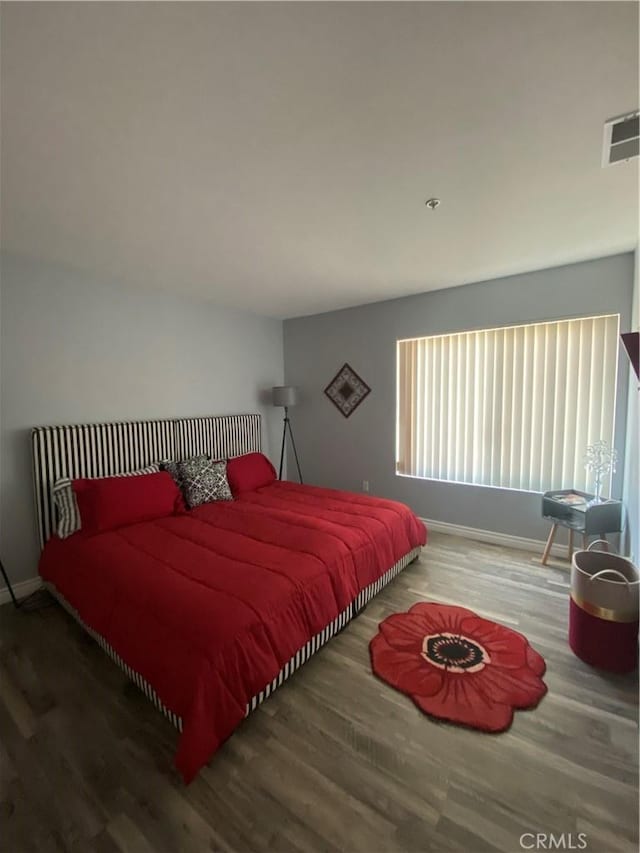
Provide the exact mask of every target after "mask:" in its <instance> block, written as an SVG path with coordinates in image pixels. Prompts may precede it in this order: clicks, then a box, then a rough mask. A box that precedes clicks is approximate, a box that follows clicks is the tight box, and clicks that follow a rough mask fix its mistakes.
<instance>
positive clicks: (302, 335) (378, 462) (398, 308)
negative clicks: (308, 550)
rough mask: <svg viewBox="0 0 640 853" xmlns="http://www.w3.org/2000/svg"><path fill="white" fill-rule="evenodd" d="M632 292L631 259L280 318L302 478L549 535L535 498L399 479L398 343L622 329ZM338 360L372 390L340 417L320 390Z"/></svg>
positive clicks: (456, 517)
mask: <svg viewBox="0 0 640 853" xmlns="http://www.w3.org/2000/svg"><path fill="white" fill-rule="evenodd" d="M632 286H633V254H632V253H628V254H623V255H616V256H613V257H609V258H603V259H599V260H595V261H590V262H586V263H580V264H572V265H569V266H564V267H558V268H554V269H548V270H541V271H538V272H533V273H528V274H526V275H519V276H512V277H509V278H502V279H496V280H492V281H485V282H480V283H476V284H469V285H466V286H464V287H458V288H451V289H448V290H438V291H432V292H429V293H425V294H422V295H419V296H409V297H406V298H404V299H397V300H393V301H389V302H379V303H375V304H371V305H365V306H362V307H358V308H351V309H346V310H343V311H335V312H331V313H327V314H318V315H314V316H311V317H301V318H295V319H291V320H286V321H285V324H284V354H285V377H286V381H287V383H290V384H293V385H298V386H299V387H300V390H301V395H302V401H301V405H300V406H297V407H296V408H295V409H294V410H292V412H291V418H292V423H293V427H294V431H295V436H296V441H297V444H298V450H299V453H300V457H301V464H302V466H303V475H304V476H305V479H306V481H307V482H310V483H317V484H321V485H327V486H333V487H337V488H344V489H351V490H354V491H360V489H361V485H362V480H369V482H370V490H371V492H372V493H373V494H377V495H383V496H386V497H389V498H395V499H398V500H401V501H405V502H406V503H408V504H409V505H410V506H412V507H413V509H414V510H415V511H416V512H417V513H418V514H419V515H420V516H422V517H424V518H432V519H437V520H439V521H443V522H449V523H453V524H460V525H464V526H467V527H475V528H480V529H484V530H491V531H497V532H502V533H508V534H512V535H514V536H523V537H527V538H534V539H542V538H544V537H546V534H547V533H548V525H547V523H545V522H543V521H542V520H541V518H540V497H539V495H537V494H535V493H529V492H516V491H510V490H504V489H495V488H487V487H483V486H467V485H461V484H457V483H443V482H437V481H433V480H418V479H410V478H406V477H397V476H396V475H395V371H396V363H395V345H396V340H398V339H400V338H406V337H414V336H420V335H429V334H438V333H445V332H454V331H461V330H467V329H478V328H487V327H492V326H501V325H509V324H515V323H526V322H534V321H543V320H551V319H560V318H568V317H576V316H579V315H589V314H598V313H611V312H620V314H621V315H622V327H623V328H629V323H630V312H631V298H632ZM345 361H347V362H349V364H351V366H352V367H353V368H354V370H356V371H357V372H358V373H359V374H360V375H361V376H362V378H363V379H364V380H365V381H366V382H367V383H368V385H370V387H371V388H372V393H371V394H370V395H369V397H368V398H367V399H366V400H365V401H364V403H363V404H362V405H361V406H360V407H359V408H358V409H357V410H356V411H355V412H354V413H353V414H352V415H351V417H350V418H348V419H345V418H343V417H342V415H341V414H340V413H339V412H338V411H337V409H335V407H334V406H333V404H332V403H331V402H330V401H329V400H328V399H327V398H326V397H325V396H324V394H323V389H324V387H325V386H326V384H327V383H328V382H329V381H330V380H331V378H332V377H333V375H334V374H335V372H336V371H337V370H338V368H339V367H341V365H342V364H343V363H344V362H345ZM620 364H621V370H620V381H619V393H618V410H617V418H616V424H617V427H616V439H615V446H616V447H617V448H618V449H619V450H620V451H622V450H623V448H624V433H625V420H626V401H627V386H628V381H627V376H628V369H627V365H626V363H625V361H624V360H622V359H621V361H620ZM289 461H290V464H291V460H289ZM622 466H623V460H621V464H620V466H619V470H618V474H617V475H616V477H615V480H614V494H616V495H618V496H619V495H620V493H621V491H622V474H621V469H622ZM289 470H291V468H290V469H289Z"/></svg>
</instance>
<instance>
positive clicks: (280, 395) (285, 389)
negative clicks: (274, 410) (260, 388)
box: [271, 385, 298, 406]
mask: <svg viewBox="0 0 640 853" xmlns="http://www.w3.org/2000/svg"><path fill="white" fill-rule="evenodd" d="M297 390H298V389H297V388H294V387H293V385H278V386H276V387H275V388H272V389H271V393H272V395H273V405H274V406H295V404H296V397H297Z"/></svg>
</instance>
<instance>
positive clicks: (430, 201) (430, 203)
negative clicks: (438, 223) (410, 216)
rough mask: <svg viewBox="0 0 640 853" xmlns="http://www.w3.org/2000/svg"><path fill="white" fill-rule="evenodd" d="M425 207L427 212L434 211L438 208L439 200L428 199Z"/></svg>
mask: <svg viewBox="0 0 640 853" xmlns="http://www.w3.org/2000/svg"><path fill="white" fill-rule="evenodd" d="M425 204H426V206H427V207H428V208H429V210H435V209H436V207H440V199H439V198H429V199H427V200H426V201H425Z"/></svg>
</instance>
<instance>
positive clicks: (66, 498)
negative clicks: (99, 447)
mask: <svg viewBox="0 0 640 853" xmlns="http://www.w3.org/2000/svg"><path fill="white" fill-rule="evenodd" d="M159 470H160V465H159V464H158V463H154V464H153V465H147V467H146V468H140V469H138V470H137V471H125V472H124V474H116V475H114V474H108V475H107V476H108V477H113V476H116V477H140V476H142V475H143V474H157V473H158V471H159ZM93 479H94V480H104V479H105V478H104V477H94V478H93ZM51 496H52V498H53V504H54V506H55V508H56V513H57V525H56V533H57V534H58V536H59V537H60V539H67V538H68V537H69V536H71V535H72V534H73V533H77V532H78V530H81V529H82V521H81V519H80V510H79V509H78V501H77V499H76V493H75V492H74V491H73V486H72V482H71V480H70V479H69V478H68V477H62V478H61V479H60V480H56V482H55V483H54V485H53V488H52V489H51Z"/></svg>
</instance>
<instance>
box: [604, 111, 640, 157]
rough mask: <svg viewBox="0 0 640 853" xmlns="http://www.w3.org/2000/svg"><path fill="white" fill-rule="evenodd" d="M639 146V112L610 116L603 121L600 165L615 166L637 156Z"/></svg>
mask: <svg viewBox="0 0 640 853" xmlns="http://www.w3.org/2000/svg"><path fill="white" fill-rule="evenodd" d="M639 148H640V112H635V113H627V114H626V115H623V116H618V117H617V118H610V119H609V120H608V121H605V123H604V147H603V150H602V165H603V167H604V166H615V164H616V163H626V162H627V161H628V160H630V159H631V158H632V157H637V156H638V150H639Z"/></svg>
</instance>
